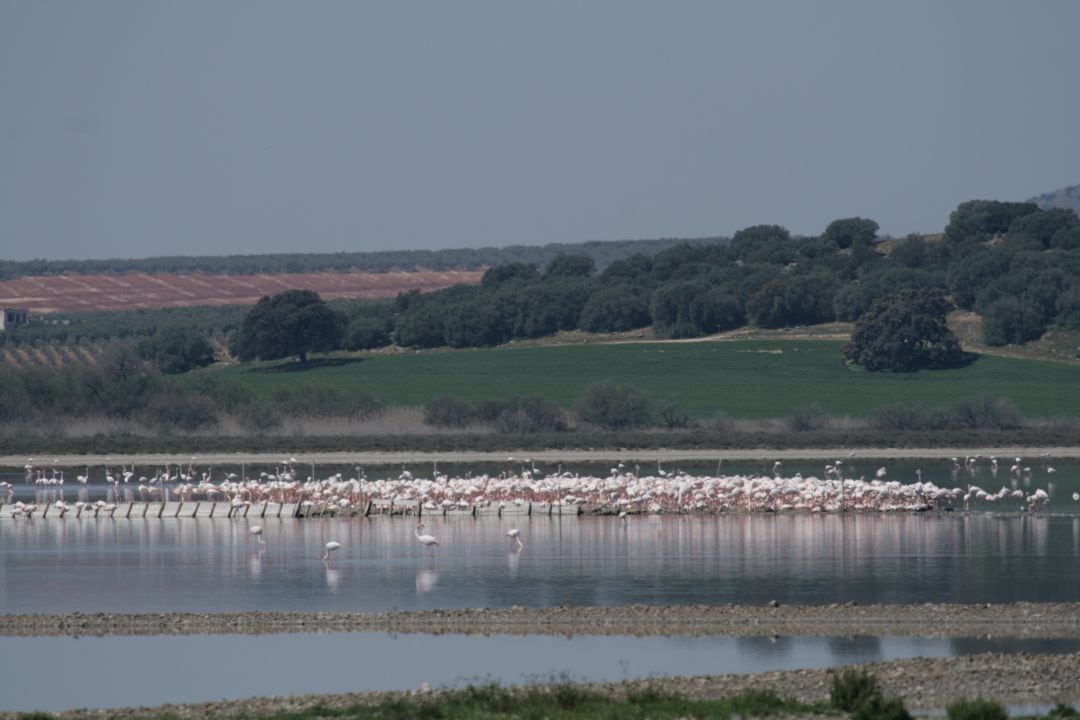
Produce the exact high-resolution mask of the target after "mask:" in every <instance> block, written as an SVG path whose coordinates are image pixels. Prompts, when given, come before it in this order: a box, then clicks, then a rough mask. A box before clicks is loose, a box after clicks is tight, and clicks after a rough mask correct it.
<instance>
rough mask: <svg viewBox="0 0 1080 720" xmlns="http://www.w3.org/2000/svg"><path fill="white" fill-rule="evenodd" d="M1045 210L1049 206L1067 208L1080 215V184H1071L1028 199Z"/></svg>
mask: <svg viewBox="0 0 1080 720" xmlns="http://www.w3.org/2000/svg"><path fill="white" fill-rule="evenodd" d="M1028 202H1033V203H1035V204H1036V205H1038V206H1039V207H1041V208H1042V209H1043V210H1046V209H1049V208H1066V209H1068V210H1072V211H1073V212H1075V213H1076V214H1077V215H1080V185H1070V186H1069V187H1066V188H1061V189H1060V190H1054V191H1053V192H1048V193H1043V194H1042V195H1039V196H1038V197H1033V198H1030V199H1028Z"/></svg>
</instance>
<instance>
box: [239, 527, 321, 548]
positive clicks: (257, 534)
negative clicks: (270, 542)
mask: <svg viewBox="0 0 1080 720" xmlns="http://www.w3.org/2000/svg"><path fill="white" fill-rule="evenodd" d="M248 534H249V535H251V536H252V537H254V538H255V539H256V540H258V541H259V544H260V545H265V544H266V541H265V540H263V539H262V534H263V528H262V525H252V526H251V527H249V528H248ZM327 547H329V546H327Z"/></svg>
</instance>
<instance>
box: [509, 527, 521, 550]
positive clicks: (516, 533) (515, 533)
mask: <svg viewBox="0 0 1080 720" xmlns="http://www.w3.org/2000/svg"><path fill="white" fill-rule="evenodd" d="M506 535H507V537H510V538H513V540H514V542H516V543H517V547H518V550H520V549H521V548H523V547H525V543H523V542H521V531H520V530H518V529H517V528H510V529H509V530H507V531H506Z"/></svg>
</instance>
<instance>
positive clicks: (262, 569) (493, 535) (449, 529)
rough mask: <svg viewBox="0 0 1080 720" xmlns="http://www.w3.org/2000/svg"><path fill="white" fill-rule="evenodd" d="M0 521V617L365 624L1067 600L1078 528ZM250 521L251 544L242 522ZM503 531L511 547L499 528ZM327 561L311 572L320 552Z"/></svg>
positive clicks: (920, 517)
mask: <svg viewBox="0 0 1080 720" xmlns="http://www.w3.org/2000/svg"><path fill="white" fill-rule="evenodd" d="M425 523H426V524H427V528H426V529H425V530H424V532H425V533H432V534H433V535H435V536H436V537H437V538H438V540H439V542H440V543H441V545H440V546H437V547H431V548H426V547H424V546H422V545H421V544H420V543H419V542H417V540H416V538H415V536H414V532H415V530H414V529H415V521H414V520H412V519H409V518H401V517H393V518H392V517H373V518H363V517H356V518H311V519H305V520H294V519H291V518H289V519H285V518H282V519H272V518H265V519H263V520H257V519H254V518H248V519H234V520H229V519H226V518H197V519H192V518H161V519H156V518H153V519H151V518H138V519H136V518H131V519H123V518H119V517H118V518H115V519H111V518H105V517H101V518H96V519H94V518H83V519H75V518H73V517H71V516H70V515H69V516H68V517H66V518H64V519H60V518H56V517H49V518H45V519H42V518H36V519H33V520H25V519H11V518H4V519H3V520H2V521H0V547H2V548H3V552H0V610H2V612H4V613H55V612H72V611H80V612H166V611H186V612H215V611H240V610H275V611H287V610H306V611H349V612H377V611H385V610H395V609H396V610H427V609H433V608H467V607H509V606H511V605H522V606H527V607H547V606H555V605H632V604H637V603H643V604H680V605H681V604H727V603H737V604H750V605H761V604H764V603H767V602H769V601H770V600H777V601H779V602H782V603H784V604H813V605H816V604H828V603H834V602H848V601H855V602H858V603H860V604H868V603H924V602H991V603H1005V602H1014V601H1033V602H1035V601H1075V600H1076V599H1077V598H1078V597H1080V516H1078V515H1067V514H1060V515H1059V514H1039V513H1016V512H998V513H982V512H978V513H959V512H957V513H908V514H889V513H878V514H850V513H848V514H843V515H841V514H808V513H801V514H760V515H749V514H724V515H718V516H685V515H683V516H674V515H654V516H635V517H632V518H631V519H630V521H629V522H622V521H620V520H618V519H617V518H614V517H580V518H578V517H567V518H559V517H547V516H533V517H531V518H530V517H523V516H519V517H515V518H509V517H506V518H498V517H491V516H487V517H476V518H472V517H468V516H466V517H453V518H441V517H431V518H427V517H426V518H425ZM255 524H261V525H262V526H263V528H264V530H263V535H262V537H263V538H264V540H265V542H266V544H265V545H261V544H259V543H257V542H256V541H255V539H254V538H253V537H252V536H251V535H250V534H249V532H248V528H249V527H251V526H252V525H255ZM511 527H517V528H518V529H519V530H520V533H521V538H522V540H523V542H524V548H523V549H521V550H517V549H516V548H515V546H514V544H513V543H512V541H511V539H510V538H508V537H507V536H506V534H505V533H506V532H507V531H508V530H509V529H510V528H511ZM331 540H332V541H336V542H338V543H340V544H341V546H342V547H341V549H340V550H339V551H338V552H337V553H336V554H335V555H334V556H332V557H331V558H330V560H329V561H328V562H323V561H322V560H321V557H322V555H323V554H324V546H325V543H326V542H328V541H331Z"/></svg>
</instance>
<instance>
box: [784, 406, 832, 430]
mask: <svg viewBox="0 0 1080 720" xmlns="http://www.w3.org/2000/svg"><path fill="white" fill-rule="evenodd" d="M784 424H785V425H787V428H788V430H791V431H792V432H813V431H815V430H824V429H825V428H826V427H827V426H828V424H829V418H828V416H827V415H826V414H825V413H824V412H822V410H821V408H819V407H818V406H817V405H814V404H810V405H804V406H803V407H798V408H795V410H793V411H792V413H791V414H790V415H788V417H787V419H786V420H785V423H784Z"/></svg>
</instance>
